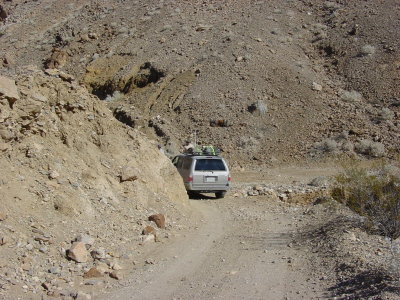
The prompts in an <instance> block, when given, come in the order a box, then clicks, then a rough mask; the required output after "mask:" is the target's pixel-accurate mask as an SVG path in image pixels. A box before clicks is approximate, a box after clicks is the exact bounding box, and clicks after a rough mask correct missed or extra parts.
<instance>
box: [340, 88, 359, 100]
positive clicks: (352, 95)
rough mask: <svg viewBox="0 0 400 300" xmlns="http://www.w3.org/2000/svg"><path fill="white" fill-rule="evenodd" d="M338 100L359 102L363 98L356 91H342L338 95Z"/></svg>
mask: <svg viewBox="0 0 400 300" xmlns="http://www.w3.org/2000/svg"><path fill="white" fill-rule="evenodd" d="M340 98H341V99H342V100H343V101H345V102H350V103H354V102H360V101H361V100H362V99H363V96H362V95H361V94H360V93H359V92H357V91H354V90H352V91H342V92H341V93H340Z"/></svg>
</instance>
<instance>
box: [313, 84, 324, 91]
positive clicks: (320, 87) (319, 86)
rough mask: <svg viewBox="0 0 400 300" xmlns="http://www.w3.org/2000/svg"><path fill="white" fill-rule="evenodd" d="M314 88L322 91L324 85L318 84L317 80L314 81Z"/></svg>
mask: <svg viewBox="0 0 400 300" xmlns="http://www.w3.org/2000/svg"><path fill="white" fill-rule="evenodd" d="M312 89H313V91H318V92H320V91H322V85H320V84H318V83H316V82H313V83H312Z"/></svg>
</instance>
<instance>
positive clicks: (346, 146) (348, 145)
mask: <svg viewBox="0 0 400 300" xmlns="http://www.w3.org/2000/svg"><path fill="white" fill-rule="evenodd" d="M341 149H342V151H344V152H353V151H354V145H353V143H352V142H350V141H344V142H343V143H342V146H341Z"/></svg>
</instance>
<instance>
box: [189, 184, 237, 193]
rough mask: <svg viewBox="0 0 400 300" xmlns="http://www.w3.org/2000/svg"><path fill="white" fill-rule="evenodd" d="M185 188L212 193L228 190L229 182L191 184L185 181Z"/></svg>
mask: <svg viewBox="0 0 400 300" xmlns="http://www.w3.org/2000/svg"><path fill="white" fill-rule="evenodd" d="M185 188H186V190H187V191H196V192H199V193H214V192H223V191H228V190H229V188H230V186H229V183H227V184H225V185H220V184H219V185H208V184H196V185H193V183H191V182H185Z"/></svg>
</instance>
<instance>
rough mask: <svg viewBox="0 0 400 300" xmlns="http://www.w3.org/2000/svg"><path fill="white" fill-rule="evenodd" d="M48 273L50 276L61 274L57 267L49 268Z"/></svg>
mask: <svg viewBox="0 0 400 300" xmlns="http://www.w3.org/2000/svg"><path fill="white" fill-rule="evenodd" d="M49 273H51V274H60V273H61V269H60V268H59V267H51V268H50V269H49Z"/></svg>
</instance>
